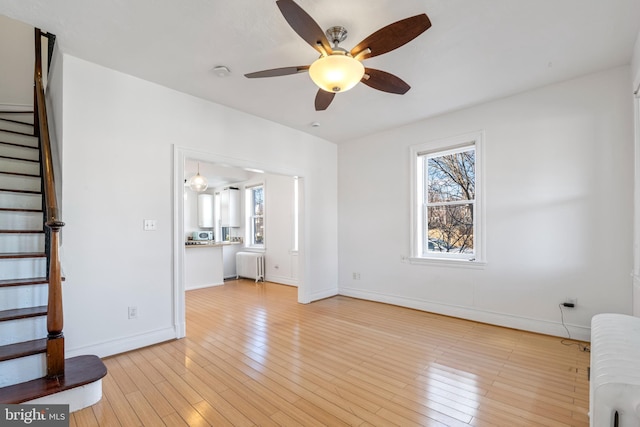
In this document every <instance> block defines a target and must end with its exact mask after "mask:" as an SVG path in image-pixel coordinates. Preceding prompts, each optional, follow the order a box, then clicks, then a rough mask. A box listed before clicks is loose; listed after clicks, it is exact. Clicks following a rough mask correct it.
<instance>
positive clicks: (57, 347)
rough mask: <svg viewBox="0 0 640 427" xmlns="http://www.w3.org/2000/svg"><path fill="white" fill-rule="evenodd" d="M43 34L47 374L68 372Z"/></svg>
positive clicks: (38, 84)
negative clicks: (47, 291) (65, 363)
mask: <svg viewBox="0 0 640 427" xmlns="http://www.w3.org/2000/svg"><path fill="white" fill-rule="evenodd" d="M42 37H47V34H44V33H42V32H41V30H40V29H38V28H36V29H35V56H36V57H35V72H34V135H35V136H38V137H39V140H40V144H39V145H40V164H41V172H42V191H43V193H44V211H45V221H44V223H45V225H46V227H47V228H48V230H49V233H47V234H48V236H49V238H48V239H46V240H47V241H46V242H45V245H46V246H47V247H46V248H45V250H46V252H47V260H48V262H47V264H48V281H49V298H48V303H47V376H48V377H60V376H63V375H64V335H63V333H62V327H63V323H64V322H63V311H62V271H61V268H60V252H59V248H60V229H61V228H62V227H63V226H64V222H62V220H61V219H60V211H59V208H58V200H57V197H56V187H55V180H54V173H53V156H52V154H51V140H50V137H49V125H48V120H47V106H46V102H45V96H44V84H43V79H42V48H41V45H42Z"/></svg>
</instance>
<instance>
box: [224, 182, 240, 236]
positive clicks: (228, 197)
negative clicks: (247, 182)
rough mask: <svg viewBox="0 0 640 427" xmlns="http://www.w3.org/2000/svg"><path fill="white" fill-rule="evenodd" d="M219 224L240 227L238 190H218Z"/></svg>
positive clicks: (230, 188)
mask: <svg viewBox="0 0 640 427" xmlns="http://www.w3.org/2000/svg"><path fill="white" fill-rule="evenodd" d="M220 226H221V227H240V190H239V189H238V188H235V187H229V188H225V189H224V190H222V191H221V192H220Z"/></svg>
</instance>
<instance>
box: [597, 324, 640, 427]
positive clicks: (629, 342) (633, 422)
mask: <svg viewBox="0 0 640 427" xmlns="http://www.w3.org/2000/svg"><path fill="white" fill-rule="evenodd" d="M590 380H591V383H590V386H589V408H590V412H589V417H590V419H591V424H590V425H591V427H609V426H614V425H617V426H620V427H627V426H640V318H638V317H633V316H627V315H624V314H597V315H595V316H593V318H592V319H591V378H590Z"/></svg>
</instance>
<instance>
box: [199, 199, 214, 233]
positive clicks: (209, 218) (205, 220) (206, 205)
mask: <svg viewBox="0 0 640 427" xmlns="http://www.w3.org/2000/svg"><path fill="white" fill-rule="evenodd" d="M198 227H202V228H211V227H213V195H212V194H198Z"/></svg>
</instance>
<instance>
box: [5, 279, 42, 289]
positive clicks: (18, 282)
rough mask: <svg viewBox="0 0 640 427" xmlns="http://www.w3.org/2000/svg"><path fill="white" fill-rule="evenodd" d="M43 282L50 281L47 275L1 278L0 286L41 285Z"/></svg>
mask: <svg viewBox="0 0 640 427" xmlns="http://www.w3.org/2000/svg"><path fill="white" fill-rule="evenodd" d="M43 283H49V282H48V280H47V278H46V277H29V278H26V279H5V280H0V288H4V287H9V286H27V285H40V284H43Z"/></svg>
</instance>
